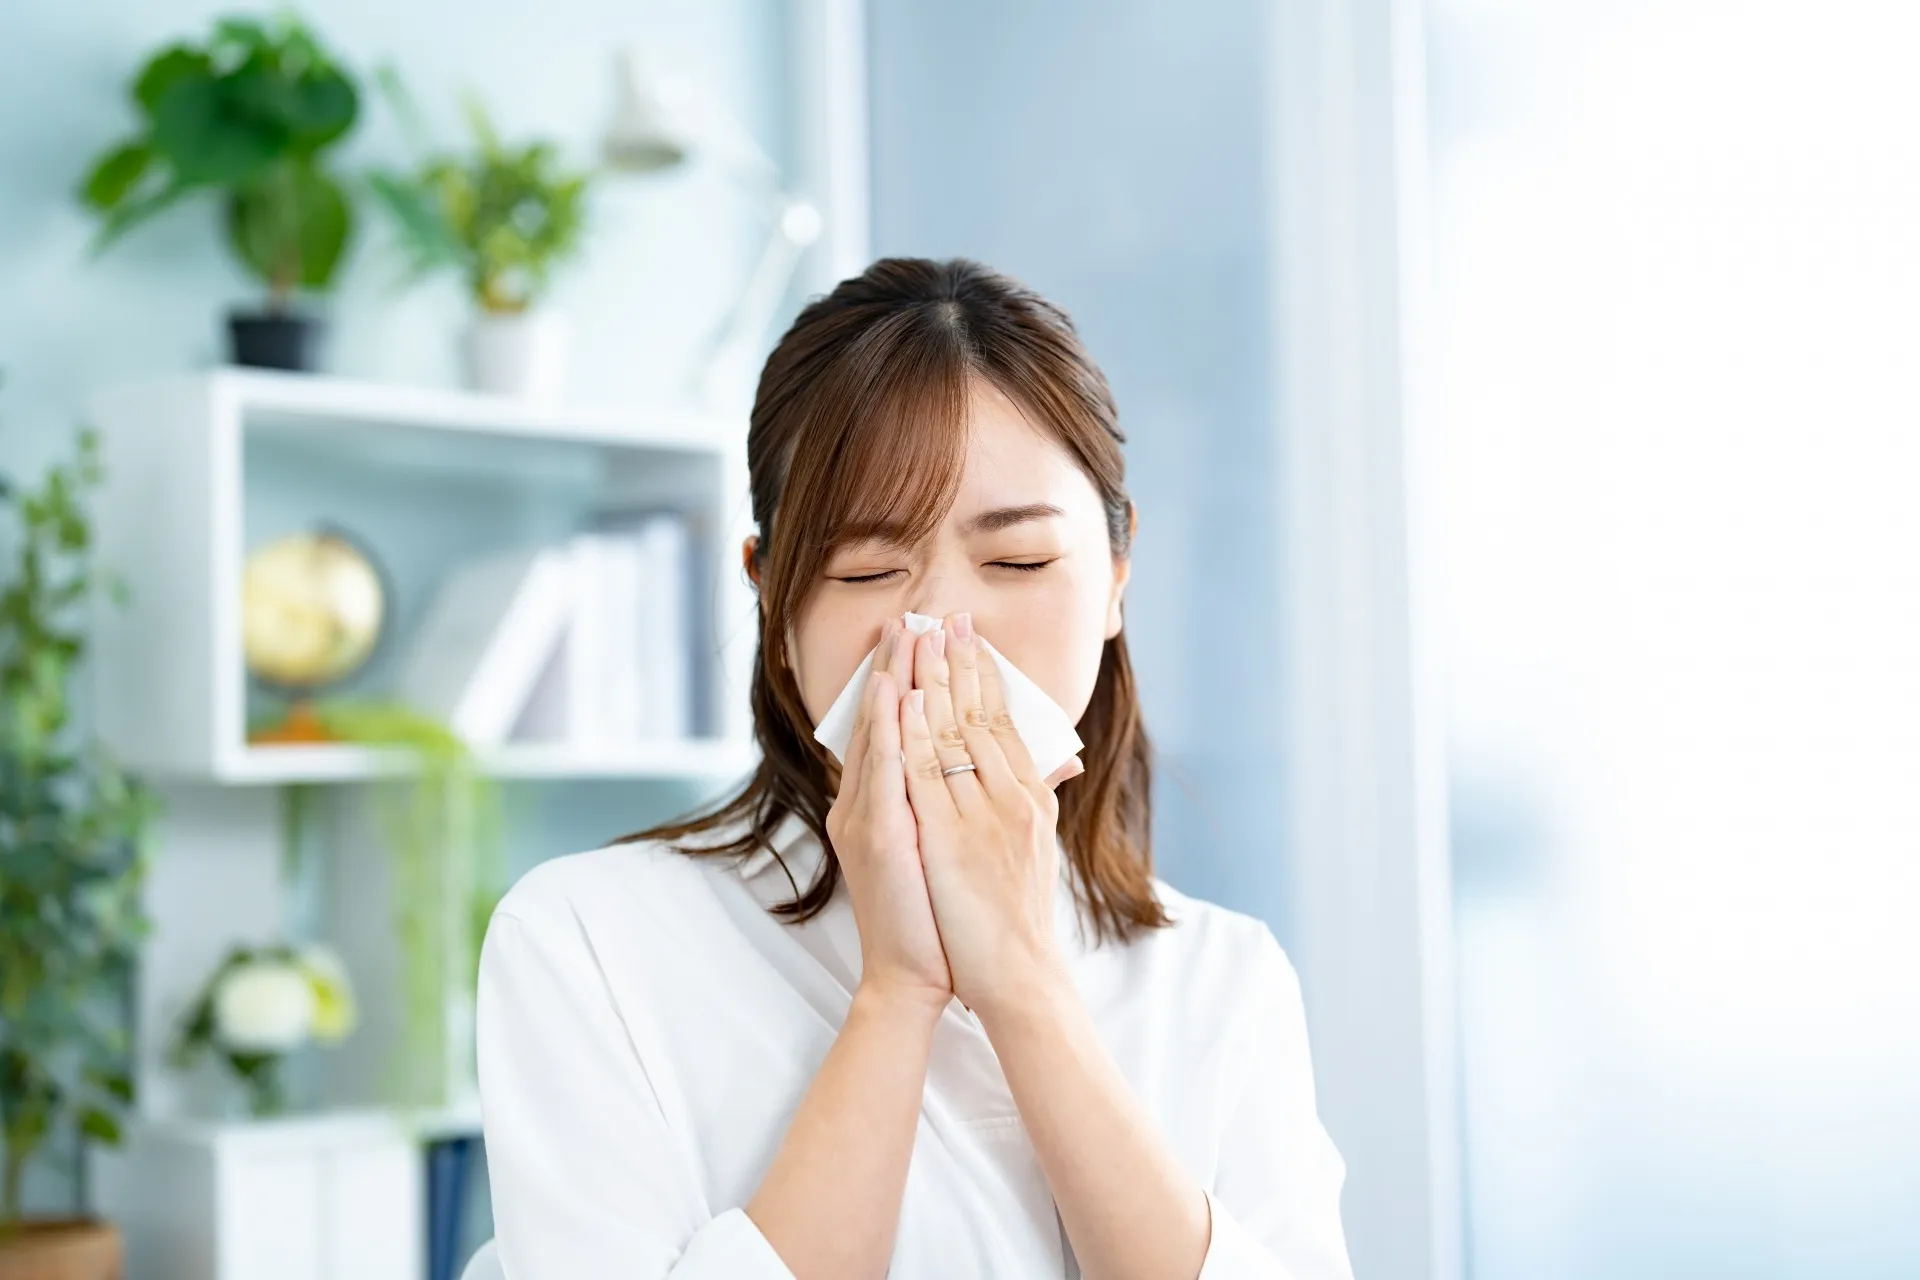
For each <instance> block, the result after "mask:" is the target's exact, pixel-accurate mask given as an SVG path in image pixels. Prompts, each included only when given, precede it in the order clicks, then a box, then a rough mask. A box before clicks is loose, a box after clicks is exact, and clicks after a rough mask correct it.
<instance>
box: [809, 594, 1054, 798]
mask: <svg viewBox="0 0 1920 1280" xmlns="http://www.w3.org/2000/svg"><path fill="white" fill-rule="evenodd" d="M902 617H903V618H904V619H905V621H906V625H907V630H909V631H911V632H912V633H913V634H914V635H924V634H925V633H926V632H929V631H932V630H933V629H934V628H935V627H938V626H939V625H940V619H938V618H931V617H928V616H927V615H926V614H923V613H908V614H903V615H902ZM975 635H976V636H978V635H979V633H978V632H976V633H975ZM979 642H980V646H981V647H982V648H984V649H985V650H986V651H987V652H988V653H989V654H992V655H993V663H994V670H996V671H998V672H999V673H1000V687H1001V688H1002V689H1004V690H1005V691H1006V698H1007V713H1008V714H1009V715H1011V716H1012V717H1013V727H1014V729H1015V730H1016V731H1017V732H1018V733H1019V734H1020V740H1021V741H1022V742H1024V743H1026V744H1027V752H1028V754H1029V755H1031V756H1032V757H1033V765H1034V768H1036V769H1038V770H1039V771H1040V776H1041V777H1042V778H1044V777H1046V776H1047V775H1048V774H1050V773H1052V772H1053V771H1054V770H1055V769H1058V768H1059V767H1060V766H1061V765H1063V764H1065V763H1066V762H1067V761H1068V760H1070V759H1072V758H1073V757H1074V756H1077V755H1079V754H1080V751H1081V748H1082V747H1084V746H1085V745H1086V744H1085V743H1083V742H1081V741H1080V735H1079V734H1078V733H1076V732H1075V731H1074V728H1073V721H1072V720H1070V719H1068V718H1067V713H1066V712H1065V711H1064V710H1062V709H1061V707H1060V704H1059V703H1057V702H1055V701H1054V700H1053V699H1052V698H1049V697H1048V696H1047V695H1046V693H1045V692H1044V691H1043V690H1042V689H1041V688H1040V686H1039V685H1037V684H1035V683H1034V682H1033V681H1032V679H1030V678H1029V677H1028V676H1027V675H1026V674H1025V673H1024V672H1022V671H1021V670H1020V669H1019V668H1018V667H1016V666H1014V665H1013V664H1012V663H1011V662H1008V661H1007V660H1006V659H1005V658H1003V657H1001V656H1000V652H999V650H997V649H995V648H994V647H993V646H992V645H991V644H989V643H987V641H986V639H985V637H980V641H979ZM872 671H873V655H872V654H868V655H867V657H866V660H865V661H863V662H862V663H861V664H860V665H859V667H858V668H856V669H855V670H854V673H853V678H852V679H851V680H849V681H847V687H846V688H844V689H842V690H841V691H840V696H839V697H837V698H835V699H834V700H833V705H832V706H831V707H828V708H827V714H825V715H824V716H821V717H820V724H819V726H818V727H817V728H815V729H814V731H813V737H814V741H816V742H818V743H820V745H822V746H824V747H825V748H826V749H827V750H829V751H831V752H833V757H834V759H836V760H840V761H842V762H844V761H845V760H846V751H847V744H848V742H850V741H851V740H852V738H853V722H854V720H855V719H856V718H858V716H859V714H860V697H861V695H862V694H863V693H864V692H865V691H866V688H867V677H868V676H869V675H870V674H872Z"/></svg>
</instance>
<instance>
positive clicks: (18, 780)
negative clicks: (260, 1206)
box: [0, 430, 158, 1237]
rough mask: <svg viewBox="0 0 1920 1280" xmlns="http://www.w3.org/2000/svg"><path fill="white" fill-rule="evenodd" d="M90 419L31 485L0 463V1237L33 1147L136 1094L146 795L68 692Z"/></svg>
mask: <svg viewBox="0 0 1920 1280" xmlns="http://www.w3.org/2000/svg"><path fill="white" fill-rule="evenodd" d="M101 475H102V470H101V465H100V457H99V443H98V439H97V437H96V435H95V434H94V433H93V432H92V431H91V430H83V431H82V432H81V433H80V437H79V450H78V457H77V459H76V460H75V461H74V462H73V463H71V464H56V465H54V466H53V467H52V468H51V469H49V471H48V472H47V475H46V479H45V482H44V483H43V484H42V485H41V487H40V488H38V489H27V490H21V491H14V490H13V489H12V488H11V486H9V485H7V484H6V483H5V482H4V480H3V479H0V506H6V507H10V508H12V510H13V511H14V512H15V513H17V515H18V518H19V530H18V532H19V538H18V543H17V547H16V548H15V550H14V553H13V556H12V563H11V565H10V566H9V569H8V571H7V572H6V574H5V577H4V579H0V583H3V584H4V585H3V586H0V1145H4V1161H3V1162H0V1237H4V1236H6V1235H7V1234H9V1233H10V1232H11V1231H12V1230H13V1229H14V1228H15V1227H17V1226H18V1224H19V1221H20V1196H21V1185H22V1181H23V1177H24V1174H25V1171H26V1167H27V1163H28V1161H29V1160H30V1159H32V1158H33V1156H34V1155H35V1153H36V1152H38V1151H39V1150H40V1148H41V1147H42V1146H43V1145H44V1144H45V1143H46V1142H47V1141H48V1140H49V1139H51V1138H53V1137H55V1136H56V1135H58V1134H62V1133H72V1132H76V1131H77V1133H78V1134H79V1135H80V1136H81V1137H82V1138H83V1139H91V1140H95V1141H99V1142H105V1143H109V1144H113V1143H117V1142H119V1140H120V1117H121V1116H122V1115H123V1114H124V1111H125V1109H126V1108H127V1107H128V1106H130V1105H131V1104H132V1102H133V1080H132V1076H131V1073H130V1071H129V1069H128V1068H129V1061H130V1055H129V1045H128V1040H129V1036H128V1030H127V1026H126V1000H127V998H128V992H129V990H130V987H129V983H130V981H131V978H132V974H133V969H134V966H135V963H136V961H137V958H138V955H139V947H140V941H141V939H142V938H144V937H145V936H146V933H147V927H148V923H147V920H146V917H145V915H144V914H143V913H142V910H141V905H140V886H141V880H142V875H143V871H144V867H145V844H146V839H147V834H148V832H149V830H150V827H151V823H152V819H153V817H154V816H155V814H156V813H157V811H158V805H157V802H156V800H155V798H154V797H153V795H152V794H151V793H150V792H148V791H147V790H146V789H145V788H144V787H143V786H142V785H141V784H140V783H139V782H137V781H136V780H134V779H133V778H131V777H129V776H127V775H126V774H125V773H123V772H121V770H120V769H119V768H118V767H116V766H115V764H114V763H113V762H112V761H111V760H110V759H109V758H108V757H107V755H106V753H105V752H104V751H103V750H102V749H100V747H99V746H98V744H89V745H88V746H86V747H85V748H84V749H76V746H75V744H74V742H73V737H74V729H73V725H72V723H71V711H72V704H71V693H72V684H73V678H74V674H75V671H76V669H77V668H78V666H79V664H80V662H81V660H82V659H83V657H84V656H85V653H86V647H87V635H86V627H85V622H84V614H85V608H86V605H87V604H88V603H90V598H91V597H92V595H93V594H94V592H95V590H96V589H105V590H106V591H108V593H109V594H110V595H112V596H114V597H115V598H124V587H122V586H121V584H119V582H118V580H117V579H113V578H111V577H110V576H108V575H106V574H104V573H102V572H98V571H96V569H95V568H94V566H93V563H92V555H91V552H92V526H91V523H90V517H89V514H88V512H87V509H86V503H85V498H86V493H87V490H89V489H91V488H93V487H94V486H96V485H97V484H98V483H99V482H100V479H101Z"/></svg>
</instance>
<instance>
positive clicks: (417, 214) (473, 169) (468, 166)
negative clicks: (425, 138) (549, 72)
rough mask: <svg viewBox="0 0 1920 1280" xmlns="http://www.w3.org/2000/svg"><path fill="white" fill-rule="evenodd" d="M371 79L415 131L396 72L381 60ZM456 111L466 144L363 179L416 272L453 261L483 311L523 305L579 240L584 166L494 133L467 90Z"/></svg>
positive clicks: (551, 149) (547, 145)
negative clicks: (468, 135) (466, 130)
mask: <svg viewBox="0 0 1920 1280" xmlns="http://www.w3.org/2000/svg"><path fill="white" fill-rule="evenodd" d="M380 82H381V84H382V86H383V87H384V88H385V89H386V90H387V92H388V94H389V96H390V97H392V98H393V100H394V102H395V104H396V108H397V109H398V110H399V112H400V113H401V116H402V119H403V120H405V121H407V122H408V123H409V125H410V132H413V133H415V134H416V136H417V135H418V133H419V130H418V126H417V124H416V123H414V122H415V121H416V119H417V117H416V116H415V114H414V112H413V110H412V106H411V103H410V102H409V100H408V99H407V96H406V91H405V90H404V89H403V88H402V87H401V85H400V81H399V79H398V77H397V76H395V75H394V74H393V73H392V72H391V71H390V70H383V71H382V72H381V74H380ZM466 114H467V122H468V125H469V127H470V128H471V129H472V132H473V137H474V150H472V151H471V152H468V153H464V154H457V153H445V152H443V153H437V154H434V155H430V156H427V157H425V158H424V159H422V160H421V161H420V162H419V163H418V164H417V165H416V167H415V168H414V170H413V171H412V172H411V173H396V172H383V173H376V174H374V175H372V177H371V178H370V185H371V186H372V189H373V191H374V194H375V195H376V196H378V197H379V199H380V201H381V202H382V203H383V204H385V206H386V207H387V210H388V211H389V212H390V213H391V214H392V215H393V217H394V220H395V223H396V224H397V226H398V227H399V231H400V238H401V241H402V243H403V244H404V245H405V247H406V250H407V253H408V255H409V257H410V258H411V260H412V269H413V272H414V274H415V275H416V276H423V275H430V274H432V273H434V272H437V271H445V270H452V271H457V272H458V273H459V274H460V276H461V277H462V279H463V280H464V281H465V283H466V288H467V291H468V292H469V293H470V294H471V295H472V297H473V300H474V302H475V304H476V305H478V306H479V307H480V308H481V309H482V310H483V311H489V312H494V313H505V314H512V313H514V312H519V311H524V310H525V309H526V308H527V307H528V306H530V305H531V304H533V303H534V302H536V301H538V300H539V298H540V295H541V294H542V293H543V292H545V290H546V288H547V285H548V283H549V280H550V278H551V276H552V273H553V269H554V268H555V267H556V266H558V265H559V264H560V263H562V262H564V261H565V260H566V259H567V258H569V257H571V256H572V255H573V254H574V253H575V252H577V251H578V249H579V247H580V241H581V238H582V233H583V232H584V230H585V220H586V219H585V214H586V196H587V189H588V186H589V184H590V183H591V181H592V174H591V172H590V171H584V170H574V169H570V168H568V167H566V166H565V165H564V164H563V163H562V162H561V158H560V153H559V149H558V148H557V147H556V146H555V145H554V144H553V143H551V142H529V143H526V144H524V145H521V146H508V145H507V144H505V143H503V142H502V141H501V140H500V136H499V134H498V133H497V132H496V131H495V129H494V127H493V122H492V121H491V120H490V119H489V118H488V117H487V113H486V110H485V108H483V107H482V106H481V105H480V103H479V102H478V101H477V100H475V99H472V98H469V99H468V100H467V102H466Z"/></svg>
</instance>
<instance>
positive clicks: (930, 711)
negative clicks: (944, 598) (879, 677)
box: [913, 630, 986, 813]
mask: <svg viewBox="0 0 1920 1280" xmlns="http://www.w3.org/2000/svg"><path fill="white" fill-rule="evenodd" d="M947 644H948V637H947V633H946V632H945V631H944V630H936V631H929V632H927V633H926V634H925V635H923V636H921V637H920V638H919V640H918V641H916V642H915V644H914V646H913V684H914V687H915V688H916V689H919V690H920V691H921V693H923V694H924V695H925V697H924V698H923V700H922V701H923V703H924V706H925V714H926V717H927V725H928V728H929V729H930V730H931V732H932V736H933V753H934V755H936V756H937V757H939V760H940V770H941V776H942V777H943V778H945V779H946V782H947V785H948V786H950V787H952V788H953V802H954V805H955V806H956V807H957V808H958V809H959V810H960V812H962V813H967V812H970V811H971V810H972V809H973V808H974V807H975V806H976V805H978V804H981V803H982V802H983V801H984V800H985V799H986V796H985V792H984V791H983V789H982V784H981V781H980V779H978V778H976V777H975V776H974V771H972V770H963V771H962V772H960V773H953V774H949V773H947V772H946V771H947V770H948V769H955V768H959V767H960V766H962V765H969V764H974V759H973V756H972V754H971V753H969V752H968V750H967V741H966V739H965V738H963V737H961V736H960V725H959V722H958V721H957V720H956V719H955V717H954V713H953V692H952V689H951V686H950V683H949V673H948V667H947ZM975 768H976V769H977V768H978V766H977V765H976V766H975Z"/></svg>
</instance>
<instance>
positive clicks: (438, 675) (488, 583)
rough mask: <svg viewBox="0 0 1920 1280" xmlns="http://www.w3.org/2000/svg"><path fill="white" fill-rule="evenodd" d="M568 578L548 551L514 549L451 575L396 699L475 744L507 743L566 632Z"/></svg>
mask: <svg viewBox="0 0 1920 1280" xmlns="http://www.w3.org/2000/svg"><path fill="white" fill-rule="evenodd" d="M573 595H574V577H573V573H572V567H571V564H570V562H569V560H568V559H567V557H566V556H564V555H563V554H560V553H559V552H557V551H556V550H554V549H552V548H543V547H535V548H514V549H511V550H508V551H501V552H496V553H494V554H492V555H487V556H481V557H478V558H476V559H474V560H471V561H469V562H467V563H465V564H463V565H461V566H459V567H458V568H456V569H455V570H454V571H453V572H451V573H449V574H448V575H447V577H446V578H445V579H444V580H443V581H442V583H441V585H440V588H439V590H438V591H436V592H435V594H434V597H433V600H432V602H431V604H430V605H429V606H428V609H427V612H426V614H425V616H424V617H423V618H422V620H421V624H420V626H419V628H418V629H417V630H416V631H415V633H414V636H413V640H412V642H411V644H410V646H409V649H408V652H407V657H406V659H405V661H404V662H403V664H402V669H401V672H400V675H399V679H398V692H399V694H400V696H401V697H402V698H404V699H405V700H406V701H408V702H409V703H411V704H412V705H413V706H415V707H417V708H418V709H420V710H421V711H424V712H426V713H428V714H430V715H433V716H436V717H438V718H439V719H441V720H442V721H443V722H445V723H446V724H447V726H448V727H449V728H451V729H452V730H453V732H455V733H456V734H458V735H459V736H460V737H461V738H462V739H464V740H465V741H466V742H467V743H469V744H470V745H473V746H492V745H496V744H498V743H501V742H504V741H506V739H507V736H508V734H509V733H510V732H511V731H512V729H513V727H514V725H515V723H516V721H518V720H519V719H520V716H521V712H522V709H523V708H524V706H525V704H526V702H527V699H528V696H529V694H530V693H531V692H532V690H533V688H534V685H535V684H536V682H537V681H538V680H539V678H540V675H541V672H542V671H543V670H544V669H545V668H546V666H547V665H548V662H549V659H550V658H551V656H552V654H553V652H554V650H555V648H556V647H557V646H558V645H559V644H560V643H561V641H562V638H563V637H564V636H565V635H566V634H567V632H568V622H569V618H570V615H571V614H572V612H573V605H574V602H573Z"/></svg>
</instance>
